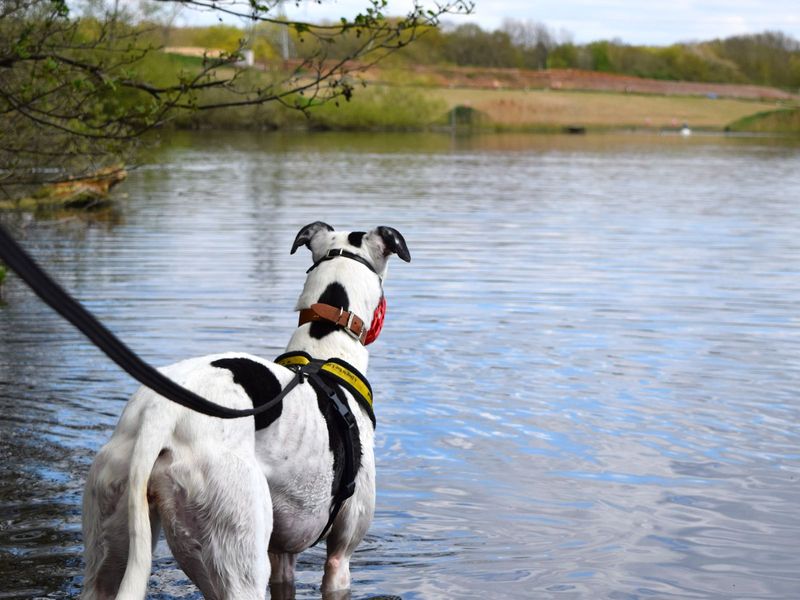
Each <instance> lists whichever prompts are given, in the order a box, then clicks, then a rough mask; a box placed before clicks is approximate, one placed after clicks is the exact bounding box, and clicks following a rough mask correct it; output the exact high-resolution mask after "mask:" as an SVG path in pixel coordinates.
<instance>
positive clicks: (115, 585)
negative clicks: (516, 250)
mask: <svg viewBox="0 0 800 600" xmlns="http://www.w3.org/2000/svg"><path fill="white" fill-rule="evenodd" d="M300 245H306V246H307V247H308V248H309V249H310V250H311V251H312V255H313V259H314V267H312V270H311V271H310V274H309V276H308V277H307V279H306V283H305V287H304V290H303V293H302V294H301V296H300V299H299V300H298V303H297V308H298V310H300V309H307V308H308V307H310V306H311V305H313V304H315V303H325V304H328V305H332V306H335V307H338V308H339V309H341V310H340V314H341V312H345V314H346V312H348V311H349V312H350V313H351V314H353V315H358V316H360V317H361V318H362V319H363V325H362V334H363V333H365V332H366V329H368V328H369V327H370V326H371V325H372V323H371V321H370V320H369V319H368V318H367V317H369V316H372V315H373V312H374V311H375V310H376V308H377V307H378V306H379V304H380V303H381V301H382V298H383V290H382V277H383V275H384V274H385V270H386V262H387V259H388V256H389V255H390V254H392V253H397V254H398V255H399V256H401V258H403V259H404V260H409V259H410V256H409V254H408V249H407V247H406V246H405V241H404V240H403V238H402V236H401V235H400V234H399V233H398V232H397V231H395V230H393V229H391V228H387V227H379V228H377V229H376V230H373V231H371V232H369V233H358V232H356V233H350V234H347V233H334V232H333V229H332V228H331V227H330V226H328V225H325V224H324V223H319V222H317V223H313V224H311V225H309V226H307V227H305V228H303V229H302V230H301V231H300V233H299V234H298V236H297V239H296V240H295V244H294V246H293V248H292V252H293V253H294V251H295V250H296V249H297V247H299V246H300ZM336 249H344V250H346V251H347V252H348V253H349V254H350V255H351V257H352V258H353V259H354V260H349V259H348V258H347V257H343V256H342V255H341V254H339V255H336V256H328V252H329V251H330V250H336ZM340 256H342V257H341V258H339V257H340ZM334 258H335V260H334ZM359 263H362V264H359ZM367 267H369V269H370V270H372V271H373V272H370V271H369V270H368V269H367ZM348 326H349V323H348ZM363 341H364V337H363V336H361V339H360V340H359V339H357V336H355V335H353V333H352V331H348V330H347V328H346V327H342V326H341V323H340V324H334V323H330V322H324V321H312V322H310V323H306V324H303V325H301V326H300V327H299V328H298V329H297V330H296V331H295V333H294V335H293V336H292V338H291V340H290V342H289V344H288V346H287V351H290V352H297V351H301V352H304V353H307V354H308V355H310V356H311V357H314V358H323V359H329V358H337V359H340V360H342V361H345V362H346V363H348V364H349V365H352V367H353V368H354V369H355V370H357V371H360V372H361V373H364V372H366V367H367V360H368V353H367V350H366V348H365V347H364V345H363ZM162 372H163V373H164V374H165V375H167V376H168V377H170V378H171V379H173V380H174V381H176V382H177V383H178V384H180V385H182V386H184V387H186V388H188V389H189V390H191V391H194V392H196V393H197V394H199V395H201V396H203V397H204V398H206V399H207V400H210V401H212V402H215V403H217V404H220V405H223V406H226V407H230V408H237V409H248V408H252V407H253V406H254V405H256V404H258V403H259V401H260V400H265V401H266V400H269V399H270V398H272V397H274V396H276V395H277V394H278V393H279V392H281V390H282V389H283V388H285V387H286V386H287V384H289V383H290V381H292V379H293V378H294V377H295V374H294V372H293V371H291V370H290V369H288V368H286V367H283V366H281V365H278V364H275V363H272V362H269V361H265V360H263V359H260V358H258V357H255V356H251V355H246V354H224V355H215V356H205V357H200V358H193V359H189V360H186V361H182V362H179V363H176V364H174V365H171V366H169V367H167V368H165V369H163V370H162ZM344 394H345V398H346V402H347V404H348V406H349V409H350V411H351V412H352V414H353V415H354V417H355V423H356V427H357V434H355V435H354V438H355V439H354V440H353V442H354V444H353V445H355V446H356V448H355V450H356V452H355V454H356V459H357V461H356V462H357V464H356V471H355V492H354V494H353V495H352V496H351V497H350V498H349V499H348V500H347V501H345V502H344V503H343V504H342V505H341V510H340V511H339V512H338V514H337V515H336V518H335V520H334V521H333V522H332V524H331V527H330V531H329V532H328V533H327V538H326V540H327V555H328V558H327V561H326V564H325V574H324V577H323V583H322V590H323V592H331V591H336V590H343V589H346V588H348V587H349V585H350V571H349V561H350V557H351V555H352V553H353V551H354V550H355V548H356V546H357V545H358V544H359V543H360V541H361V540H362V539H363V537H364V535H365V534H366V532H367V529H368V527H369V524H370V522H371V520H372V516H373V512H374V506H375V464H374V457H373V439H374V436H373V423H372V421H371V419H370V415H369V414H368V412H367V410H365V408H364V407H363V405H362V404H360V403H359V402H358V401H356V399H355V398H354V396H353V395H352V394H351V393H350V392H347V391H345V392H344ZM261 403H263V402H261ZM332 411H333V408H332V407H331V406H330V403H329V402H328V398H327V397H325V396H324V395H320V393H319V392H318V391H317V390H316V389H315V388H314V387H312V386H311V385H304V384H298V385H296V386H295V387H294V388H293V389H292V390H291V391H290V392H289V393H288V395H287V396H286V397H285V398H284V399H283V401H282V402H281V403H280V404H278V405H277V406H275V407H274V408H270V409H269V410H268V411H266V412H264V413H262V414H260V415H258V416H256V417H255V427H254V419H253V418H239V419H219V418H213V417H207V416H204V415H202V414H199V413H195V412H193V411H191V410H189V409H186V408H183V407H181V406H179V405H177V404H174V403H172V402H170V401H168V400H166V399H165V398H163V397H161V396H158V395H157V394H155V393H154V392H152V391H150V390H149V389H147V388H141V389H140V390H139V391H137V392H136V394H134V396H133V397H132V398H131V400H130V401H129V402H128V404H127V405H126V407H125V410H124V412H123V414H122V416H121V418H120V421H119V424H118V425H117V428H116V430H115V431H114V434H113V436H112V438H111V440H110V441H109V442H108V443H107V444H106V445H105V446H104V447H103V448H102V449H101V450H100V452H99V454H98V455H97V457H96V458H95V461H94V463H93V464H92V468H91V470H90V472H89V476H88V478H87V482H86V491H85V494H84V509H83V510H84V513H83V530H84V543H85V558H86V577H85V581H84V591H83V597H84V598H85V599H87V600H88V599H95V598H115V597H116V598H122V599H125V600H128V599H131V600H133V599H136V600H139V599H141V598H143V597H144V596H145V594H146V589H147V581H148V578H149V574H150V568H151V559H152V548H153V546H154V545H155V541H156V540H157V538H158V532H159V530H160V529H161V528H163V530H164V533H165V536H166V539H167V542H168V543H169V546H170V548H171V550H172V553H173V555H174V556H175V558H176V560H177V561H178V564H179V565H180V566H181V568H182V569H183V570H184V571H185V572H186V574H187V575H188V576H189V577H190V578H191V579H192V581H194V582H195V584H196V585H197V586H198V587H199V588H200V590H201V592H202V593H203V595H204V596H205V597H206V598H209V599H211V598H213V599H230V600H247V599H251V598H252V599H260V598H264V596H265V594H266V588H267V582H268V581H269V582H270V583H273V584H281V583H283V584H291V583H292V581H293V578H294V565H295V560H296V556H297V554H298V553H299V552H302V551H303V550H305V549H306V548H308V547H309V546H311V545H312V544H313V543H314V542H315V541H316V540H317V538H318V537H319V536H320V535H321V534H323V532H325V530H326V525H327V524H328V521H329V518H330V515H331V506H332V498H333V497H334V496H335V494H336V488H337V486H338V485H340V484H341V483H342V481H341V480H342V477H343V475H342V465H341V463H342V460H341V451H342V448H343V447H344V446H343V445H344V442H345V440H344V439H343V436H344V435H346V432H341V431H339V430H338V429H337V428H336V425H335V415H334V414H333V412H332Z"/></svg>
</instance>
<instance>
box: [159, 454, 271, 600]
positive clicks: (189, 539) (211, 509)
mask: <svg viewBox="0 0 800 600" xmlns="http://www.w3.org/2000/svg"><path fill="white" fill-rule="evenodd" d="M151 494H152V497H153V499H154V501H155V503H156V505H157V510H158V513H159V515H160V517H161V523H162V526H163V529H164V534H165V536H166V538H167V542H168V543H169V546H170V549H171V550H172V554H173V555H174V556H175V559H176V560H177V561H178V564H179V565H180V567H181V569H183V571H184V572H185V573H186V574H187V575H188V576H189V577H190V578H191V580H192V581H193V582H194V583H195V585H197V587H198V588H200V591H201V592H202V593H203V596H204V597H205V598H206V599H207V600H261V599H263V598H264V597H265V595H266V590H267V580H268V578H269V571H270V567H269V560H268V558H267V545H268V543H269V536H270V533H271V532H272V503H271V501H270V495H269V488H268V487H267V482H266V479H265V478H264V475H263V473H262V472H261V470H260V469H259V468H258V466H257V465H256V463H255V461H253V462H250V461H247V460H245V459H243V458H241V457H240V456H238V455H237V454H234V453H232V452H228V451H226V450H219V451H218V452H214V451H213V449H212V450H211V451H208V452H206V453H204V454H203V455H201V456H198V455H197V454H196V453H193V454H192V455H191V456H186V457H183V458H178V457H173V460H172V461H171V462H170V463H169V464H168V465H165V466H163V468H160V467H158V466H157V468H156V469H155V470H154V471H153V476H152V478H151Z"/></svg>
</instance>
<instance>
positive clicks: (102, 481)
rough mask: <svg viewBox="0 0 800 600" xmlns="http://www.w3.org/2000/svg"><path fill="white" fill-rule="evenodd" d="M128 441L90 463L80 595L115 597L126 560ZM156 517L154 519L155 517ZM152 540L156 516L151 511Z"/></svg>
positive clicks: (95, 598)
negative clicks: (83, 571)
mask: <svg viewBox="0 0 800 600" xmlns="http://www.w3.org/2000/svg"><path fill="white" fill-rule="evenodd" d="M130 449H131V448H130V444H124V445H112V444H110V445H108V446H107V447H105V448H103V449H102V450H101V451H100V452H99V453H98V455H97V457H96V458H95V460H94V462H93V463H92V467H91V469H90V470H89V475H88V476H87V478H86V486H85V491H84V494H83V543H84V560H85V562H86V574H85V577H84V582H83V590H82V593H81V598H83V599H84V600H105V599H107V598H115V597H116V596H117V592H118V591H119V586H120V583H121V582H122V578H123V576H124V575H125V568H126V565H127V561H128V546H129V539H130V538H129V532H128V467H129V456H130ZM154 517H155V518H154ZM150 519H151V520H150V523H151V527H152V533H153V539H155V538H156V537H157V535H158V519H157V515H154V514H153V513H152V511H151V513H150Z"/></svg>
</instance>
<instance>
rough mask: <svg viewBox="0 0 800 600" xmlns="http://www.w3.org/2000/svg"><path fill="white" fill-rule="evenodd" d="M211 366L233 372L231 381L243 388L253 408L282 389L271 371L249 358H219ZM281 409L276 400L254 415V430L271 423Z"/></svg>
mask: <svg viewBox="0 0 800 600" xmlns="http://www.w3.org/2000/svg"><path fill="white" fill-rule="evenodd" d="M211 366H212V367H217V368H219V369H228V370H229V371H230V372H231V373H233V382H234V383H237V384H239V385H240V386H242V388H244V391H245V392H247V395H248V396H250V400H252V401H253V408H257V407H259V406H263V405H264V404H266V403H267V402H269V401H270V400H272V399H273V398H274V397H275V396H277V395H278V394H280V392H281V390H282V389H283V388H282V387H281V384H280V382H279V381H278V378H277V377H275V375H273V373H272V371H270V370H269V369H268V368H267V367H265V366H264V365H262V364H261V363H258V362H256V361H254V360H250V359H249V358H220V359H219V360H215V361H214V362H212V363H211ZM282 411H283V402H278V404H277V405H276V406H273V407H272V408H270V409H269V410H267V411H264V412H263V413H261V414H258V415H256V416H255V420H256V431H258V430H259V429H265V428H266V427H269V426H270V425H272V423H273V422H274V421H276V420H277V419H278V417H280V416H281V412H282Z"/></svg>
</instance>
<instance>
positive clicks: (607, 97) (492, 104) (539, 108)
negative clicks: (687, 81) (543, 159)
mask: <svg viewBox="0 0 800 600" xmlns="http://www.w3.org/2000/svg"><path fill="white" fill-rule="evenodd" d="M428 93H429V94H430V95H431V96H432V97H433V98H437V99H439V100H441V101H442V102H444V104H445V105H446V106H447V107H448V109H452V108H455V107H457V106H468V107H470V108H472V109H474V110H476V111H478V112H479V113H480V114H481V115H482V116H483V122H484V124H485V125H487V126H494V127H497V128H501V129H512V130H513V129H521V130H525V129H527V130H542V131H548V130H561V129H563V128H565V127H576V126H577V127H585V128H587V129H590V130H591V129H595V130H609V129H640V128H644V129H650V128H652V129H665V128H675V127H680V126H681V125H682V124H683V123H687V124H688V125H689V126H691V127H693V128H696V129H707V130H723V129H724V128H725V127H726V126H727V125H728V124H729V123H731V122H733V121H736V120H738V119H742V118H743V117H745V116H747V115H752V114H753V113H757V112H760V111H765V110H774V109H775V107H776V106H777V105H776V103H774V102H762V101H748V100H734V99H720V98H717V99H713V98H705V97H698V96H656V95H644V94H624V93H623V94H618V93H610V92H578V91H554V90H530V91H524V90H467V89H445V88H439V89H433V90H431V91H429V92H428Z"/></svg>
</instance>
